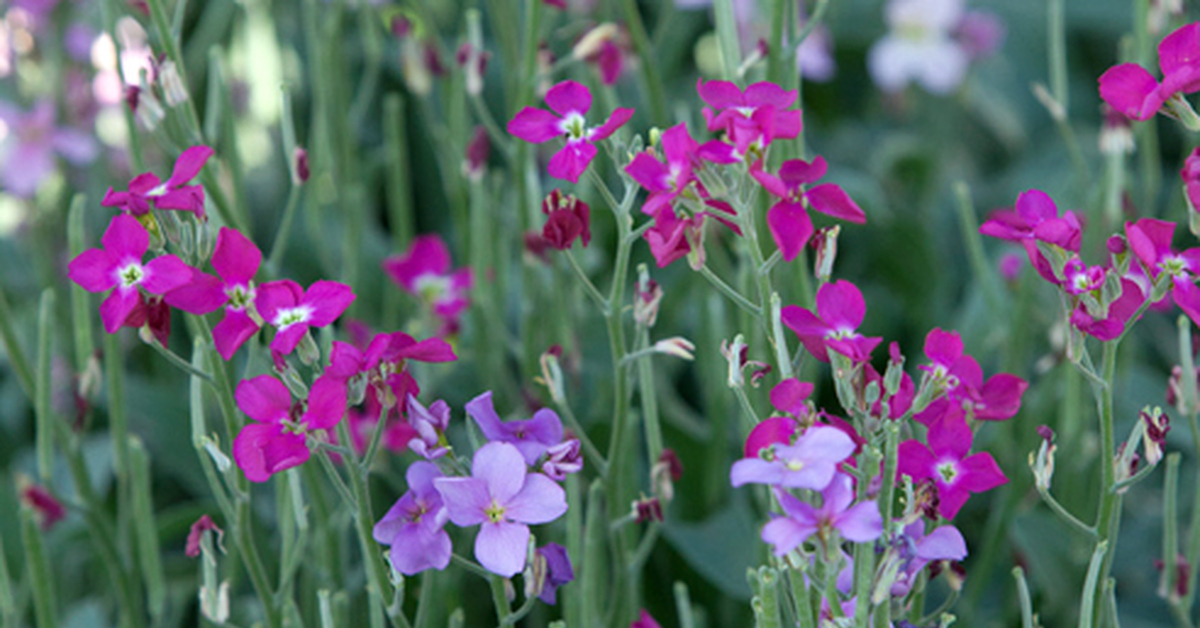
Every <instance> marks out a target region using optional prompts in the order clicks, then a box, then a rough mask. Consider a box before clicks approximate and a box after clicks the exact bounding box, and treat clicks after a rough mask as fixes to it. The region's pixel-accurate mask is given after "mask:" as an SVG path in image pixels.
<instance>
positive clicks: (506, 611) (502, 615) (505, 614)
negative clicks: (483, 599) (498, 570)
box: [487, 574, 513, 626]
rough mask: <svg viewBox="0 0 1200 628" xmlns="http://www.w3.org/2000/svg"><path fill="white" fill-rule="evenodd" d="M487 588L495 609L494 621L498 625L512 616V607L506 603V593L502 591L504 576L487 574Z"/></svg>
mask: <svg viewBox="0 0 1200 628" xmlns="http://www.w3.org/2000/svg"><path fill="white" fill-rule="evenodd" d="M487 581H488V588H489V589H491V592H492V606H493V607H495V609H496V622H497V623H498V625H500V626H504V625H506V624H507V623H508V619H509V618H510V617H512V614H513V612H512V607H511V606H510V605H509V603H508V594H507V593H505V591H504V578H501V577H500V576H497V575H495V574H489V575H488V578H487Z"/></svg>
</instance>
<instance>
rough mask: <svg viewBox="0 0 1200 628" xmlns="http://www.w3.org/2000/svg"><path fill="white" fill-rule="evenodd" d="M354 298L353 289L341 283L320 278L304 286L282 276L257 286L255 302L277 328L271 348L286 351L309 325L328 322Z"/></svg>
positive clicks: (317, 325)
mask: <svg viewBox="0 0 1200 628" xmlns="http://www.w3.org/2000/svg"><path fill="white" fill-rule="evenodd" d="M353 302H354V292H353V291H351V290H350V286H347V285H346V284H343V283H338V282H336V281H326V280H321V281H317V282H315V283H313V285H311V286H309V287H308V290H304V289H303V288H301V287H300V284H298V283H296V282H294V281H292V280H291V279H282V280H279V281H272V282H269V283H265V284H263V285H262V286H259V288H258V299H257V301H256V306H257V308H258V312H259V313H260V314H261V315H262V318H263V320H264V321H265V322H266V323H268V324H269V325H271V326H273V327H274V328H275V330H276V333H275V339H274V340H272V341H271V350H272V351H278V352H279V353H281V354H283V355H287V354H289V353H291V352H292V350H293V349H295V348H296V345H297V344H299V342H300V339H301V338H303V337H304V334H306V333H307V332H308V329H309V327H326V326H328V325H331V324H332V323H333V321H335V320H337V318H338V317H339V316H341V315H342V312H345V311H346V308H348V307H350V304H351V303H353Z"/></svg>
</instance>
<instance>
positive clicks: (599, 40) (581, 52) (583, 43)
mask: <svg viewBox="0 0 1200 628" xmlns="http://www.w3.org/2000/svg"><path fill="white" fill-rule="evenodd" d="M619 33H620V31H619V29H618V28H617V25H616V24H613V23H612V22H605V23H603V24H601V25H599V26H597V27H595V28H593V29H592V30H590V31H588V32H587V33H584V35H583V37H580V38H579V41H578V42H576V44H575V47H574V48H572V49H571V56H572V57H574V58H575V59H576V60H578V61H584V60H587V59H589V58H591V57H593V56H595V55H597V54H600V50H601V47H602V46H603V45H604V43H605V42H609V41H612V40H613V39H614V38H616V37H617V35H618V34H619Z"/></svg>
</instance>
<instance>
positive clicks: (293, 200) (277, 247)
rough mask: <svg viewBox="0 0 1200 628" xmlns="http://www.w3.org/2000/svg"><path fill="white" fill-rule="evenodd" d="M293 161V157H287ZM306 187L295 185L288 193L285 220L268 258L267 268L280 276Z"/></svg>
mask: <svg viewBox="0 0 1200 628" xmlns="http://www.w3.org/2000/svg"><path fill="white" fill-rule="evenodd" d="M287 158H288V159H292V156H291V155H288V156H287ZM303 190H304V186H303V185H300V184H297V183H293V184H292V189H291V190H289V191H288V197H287V205H285V206H284V208H283V218H282V219H281V220H280V222H279V230H278V231H276V232H275V241H274V242H272V243H271V254H270V255H269V256H267V268H268V269H270V271H271V272H272V273H273V274H275V275H278V274H279V263H280V262H281V261H282V260H283V253H284V251H286V250H287V245H288V241H289V240H291V235H292V222H293V221H294V220H295V218H296V208H298V207H299V206H300V196H301V194H302V193H303Z"/></svg>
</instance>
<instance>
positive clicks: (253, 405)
mask: <svg viewBox="0 0 1200 628" xmlns="http://www.w3.org/2000/svg"><path fill="white" fill-rule="evenodd" d="M234 398H235V399H236V400H237V405H238V408H240V409H241V411H242V412H245V413H246V416H248V417H250V418H251V419H253V421H254V422H252V423H250V424H248V425H246V426H245V427H243V428H242V430H241V431H240V432H238V435H237V437H236V438H234V440H233V459H234V461H235V462H237V465H238V467H240V468H241V469H242V471H243V472H244V473H245V474H246V479H248V480H250V481H251V482H266V481H267V480H268V479H270V477H271V476H272V475H273V474H275V473H278V472H279V471H283V470H285V469H290V468H292V467H295V466H298V465H301V464H304V462H306V461H307V460H308V458H309V456H310V455H311V452H310V451H309V450H308V445H307V444H306V442H305V435H306V434H307V433H308V432H310V431H316V430H325V429H329V428H331V427H333V426H334V425H337V423H338V421H341V420H342V415H343V414H345V412H346V385H345V383H344V382H342V381H339V380H338V379H336V378H334V377H330V376H328V375H323V376H321V377H318V378H317V380H316V381H315V382H313V385H312V389H311V390H310V391H309V393H308V398H307V399H306V400H304V403H302V404H301V403H293V401H292V394H291V393H290V392H288V389H287V386H284V385H283V382H281V381H279V380H277V379H275V378H274V377H272V376H270V375H259V376H258V377H253V378H251V379H247V380H243V381H242V382H241V383H240V384H238V387H237V390H236V391H235V392H234Z"/></svg>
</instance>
